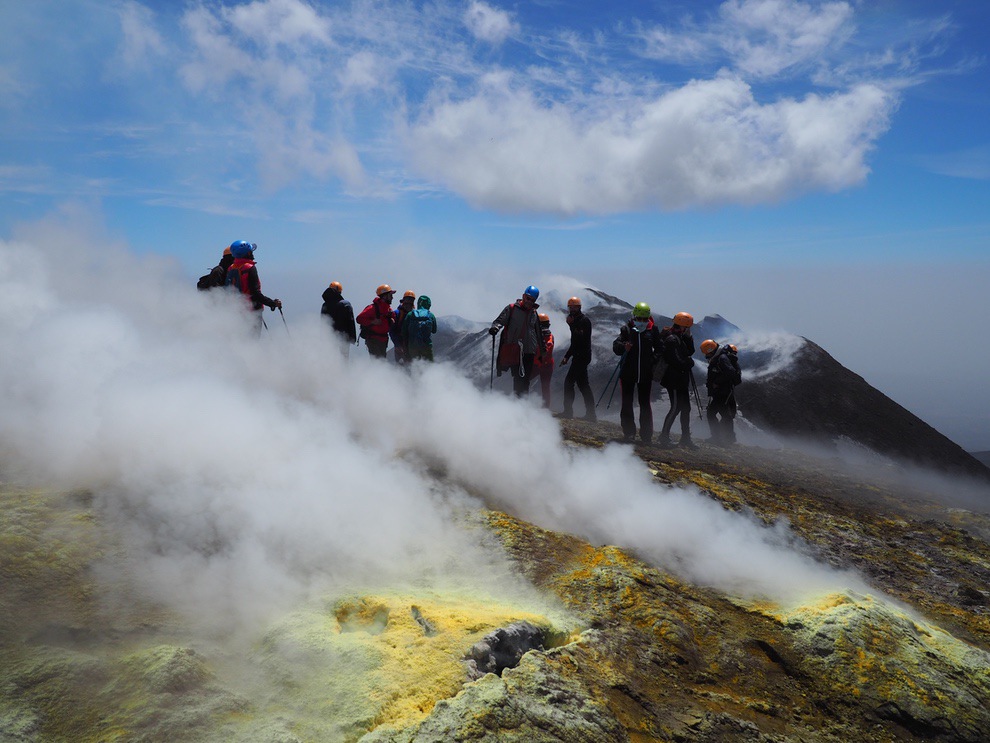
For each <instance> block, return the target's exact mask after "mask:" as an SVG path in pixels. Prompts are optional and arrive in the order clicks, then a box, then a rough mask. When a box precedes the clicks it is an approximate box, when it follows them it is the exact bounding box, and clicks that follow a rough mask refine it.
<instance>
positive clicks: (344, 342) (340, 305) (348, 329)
mask: <svg viewBox="0 0 990 743" xmlns="http://www.w3.org/2000/svg"><path fill="white" fill-rule="evenodd" d="M320 314H321V315H322V316H324V317H326V318H327V319H328V320H329V321H330V326H331V327H332V328H333V330H334V332H335V333H336V334H337V338H338V339H339V340H340V342H341V343H340V347H341V348H342V349H343V351H344V355H345V356H347V354H348V350H349V348H350V345H351V344H352V343H356V342H357V332H356V330H355V328H354V308H353V307H351V303H350V302H348V301H347V300H346V299H344V287H343V286H341V284H340V282H339V281H331V282H330V286H328V287H327V288H326V289H325V290H324V292H323V306H322V307H321V308H320Z"/></svg>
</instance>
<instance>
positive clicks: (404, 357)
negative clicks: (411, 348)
mask: <svg viewBox="0 0 990 743" xmlns="http://www.w3.org/2000/svg"><path fill="white" fill-rule="evenodd" d="M415 306H416V292H414V291H407V292H405V293H404V294H403V295H402V299H400V300H399V306H398V307H396V308H395V309H394V310H393V311H392V315H393V316H394V317H395V321H394V322H393V323H392V329H391V330H389V331H388V336H389V338H391V339H392V355H393V356H394V357H395V363H396V364H404V363H406V362H407V361H408V360H409V352H408V349H407V348H406V343H405V341H404V340H403V339H402V323H403V321H404V320H405V319H406V316H407V315H408V314H409V313H410V312H412V311H413V308H414V307H415Z"/></svg>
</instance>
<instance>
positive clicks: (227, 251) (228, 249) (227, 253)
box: [223, 245, 230, 255]
mask: <svg viewBox="0 0 990 743" xmlns="http://www.w3.org/2000/svg"><path fill="white" fill-rule="evenodd" d="M223 254H224V255H230V246H229V245H228V246H227V247H226V248H224V249H223Z"/></svg>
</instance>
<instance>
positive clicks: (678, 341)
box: [658, 312, 698, 449]
mask: <svg viewBox="0 0 990 743" xmlns="http://www.w3.org/2000/svg"><path fill="white" fill-rule="evenodd" d="M692 325H694V318H693V317H692V316H691V315H689V314H688V313H687V312H678V313H677V314H676V315H674V322H673V324H672V325H670V326H668V327H666V328H664V329H663V330H662V331H661V332H660V338H661V340H662V341H663V361H664V363H665V364H666V366H667V368H666V370H665V371H664V373H663V378H662V379H661V382H660V383H661V384H662V385H663V387H664V389H665V390H667V396H668V397H670V410H668V411H667V415H666V417H665V418H664V419H663V428H662V430H661V431H660V441H659V442H658V443H659V444H660V446H662V447H667V448H670V447H672V446H673V444H672V443H671V441H670V429H671V427H672V426H673V425H674V420H675V419H676V418H677V416H680V418H681V438H680V440H679V441H678V442H677V445H678V446H680V447H683V448H685V449H697V448H698V447H697V446H696V445H695V443H694V442H693V441H692V440H691V378H692V375H693V374H694V372H693V371H692V368H693V367H694V359H693V358H691V357H692V356H693V355H694V338H693V337H692V336H691V326H692Z"/></svg>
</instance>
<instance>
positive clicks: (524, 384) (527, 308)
mask: <svg viewBox="0 0 990 743" xmlns="http://www.w3.org/2000/svg"><path fill="white" fill-rule="evenodd" d="M539 297H540V290H539V289H537V288H536V287H535V286H527V287H526V290H525V291H524V292H523V295H522V297H520V298H519V299H517V300H516V301H515V302H514V303H512V304H508V305H506V306H505V309H503V310H502V311H501V312H500V313H499V316H498V317H496V318H495V320H494V321H493V322H492V326H491V327H490V328H489V329H488V332H489V333H491V334H492V335H493V336H494V335H498V333H499V331H500V330H501V331H502V335H501V336H500V338H499V344H498V367H497V368H498V375H499V376H502V372H504V371H509V372H511V373H512V389H513V391H514V392H515V393H516V396H517V397H523V396H524V395H528V394H529V381H530V377H531V376H532V372H533V360H534V358H535V357H536V352H537V351H538V350H539V348H540V342H541V341H540V321H539V318H538V317H537V313H536V310H537V309H538V308H539V306H540V305H538V304H537V303H536V300H537V299H539Z"/></svg>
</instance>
